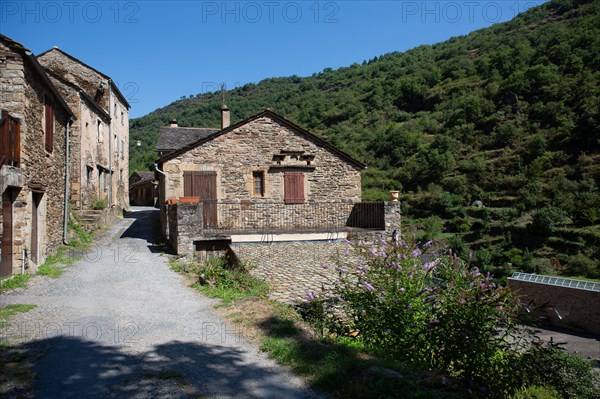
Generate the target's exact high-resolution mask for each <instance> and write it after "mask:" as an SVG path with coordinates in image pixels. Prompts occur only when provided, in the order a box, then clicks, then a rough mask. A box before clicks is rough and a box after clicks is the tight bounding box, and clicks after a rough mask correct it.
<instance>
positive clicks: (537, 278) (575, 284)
mask: <svg viewBox="0 0 600 399" xmlns="http://www.w3.org/2000/svg"><path fill="white" fill-rule="evenodd" d="M509 279H512V280H519V281H528V282H531V283H539V284H548V285H555V286H559V287H568V288H577V289H580V290H586V291H595V292H600V283H599V282H595V281H584V280H575V279H572V278H564V277H553V276H543V275H540V274H529V273H520V272H515V273H513V275H512V276H511V277H509Z"/></svg>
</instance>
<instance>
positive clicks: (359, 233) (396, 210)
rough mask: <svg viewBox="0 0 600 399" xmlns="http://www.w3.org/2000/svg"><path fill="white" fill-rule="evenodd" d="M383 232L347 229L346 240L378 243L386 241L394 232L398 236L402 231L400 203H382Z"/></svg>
mask: <svg viewBox="0 0 600 399" xmlns="http://www.w3.org/2000/svg"><path fill="white" fill-rule="evenodd" d="M383 209H384V216H383V219H384V225H385V229H384V230H366V229H357V228H349V229H348V239H349V240H351V241H356V242H358V241H364V242H379V241H381V240H387V239H389V238H390V237H392V235H393V234H394V231H396V233H397V234H398V235H400V234H401V233H400V232H401V229H402V214H401V212H400V202H397V201H387V202H384V205H383Z"/></svg>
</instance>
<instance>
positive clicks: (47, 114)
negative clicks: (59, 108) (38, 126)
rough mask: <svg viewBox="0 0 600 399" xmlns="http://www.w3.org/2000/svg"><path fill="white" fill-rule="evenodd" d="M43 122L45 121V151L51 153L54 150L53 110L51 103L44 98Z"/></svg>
mask: <svg viewBox="0 0 600 399" xmlns="http://www.w3.org/2000/svg"><path fill="white" fill-rule="evenodd" d="M44 120H45V121H46V126H45V128H46V129H45V132H46V137H45V142H46V151H48V152H52V149H53V148H54V110H53V109H52V103H51V102H50V100H49V99H48V98H46V105H45V111H44Z"/></svg>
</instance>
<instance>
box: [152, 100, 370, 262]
mask: <svg viewBox="0 0 600 399" xmlns="http://www.w3.org/2000/svg"><path fill="white" fill-rule="evenodd" d="M178 129H181V130H183V129H187V130H186V133H184V134H186V135H189V134H192V133H194V134H197V135H198V138H197V139H196V140H195V141H192V142H191V143H188V144H187V145H185V146H184V147H183V148H179V149H177V150H172V149H170V148H167V146H166V145H165V142H164V137H163V141H162V143H161V139H160V138H159V143H161V145H162V146H163V147H162V149H163V150H168V151H169V153H168V154H166V155H163V156H162V157H161V158H159V159H158V161H157V171H156V177H157V178H158V182H159V199H158V202H159V207H160V209H161V226H162V229H163V234H164V236H165V237H167V238H168V239H169V241H170V242H171V245H172V246H173V247H174V248H175V250H176V251H177V252H178V253H190V252H191V251H192V246H195V247H196V249H198V248H199V246H202V245H208V246H211V247H215V246H219V245H222V244H223V243H221V244H218V243H216V242H215V240H214V238H215V237H221V238H223V237H225V241H227V240H230V241H231V239H233V240H237V239H240V240H246V241H247V240H254V239H256V238H252V237H251V235H258V236H259V237H264V236H265V234H267V235H273V234H277V237H276V238H273V237H271V238H270V239H272V240H281V241H285V240H309V239H310V240H315V239H329V238H332V237H334V236H335V237H337V238H340V237H342V236H341V235H339V233H341V232H342V231H345V229H346V226H347V221H348V220H349V218H351V217H352V215H354V217H355V219H356V220H358V218H361V219H365V218H364V217H362V216H361V215H358V214H359V213H361V212H357V211H356V210H355V205H356V204H357V203H359V202H360V200H361V170H362V169H363V168H364V165H363V164H362V163H360V162H358V161H357V160H355V159H353V158H352V157H350V156H349V155H347V154H345V153H344V152H342V151H340V150H339V149H337V148H335V147H333V146H332V145H330V144H328V143H326V142H325V141H323V140H321V139H320V138H318V137H317V136H315V135H313V134H311V133H309V132H307V131H306V130H304V129H302V128H301V127H299V126H297V125H295V124H294V123H292V122H290V121H288V120H287V119H285V118H284V117H282V116H281V115H278V114H276V113H274V112H272V111H270V110H265V111H263V112H260V113H259V114H256V115H254V116H251V117H249V118H246V119H244V120H242V121H240V122H239V123H237V124H235V125H232V126H229V110H228V109H227V108H226V107H224V108H223V110H222V128H221V130H218V131H216V132H209V131H208V129H203V130H202V131H200V130H198V131H196V132H190V131H189V130H190V129H189V128H180V127H178V126H171V127H169V129H163V130H161V135H163V134H164V133H165V132H168V134H169V135H170V136H174V137H176V132H177V131H178ZM185 140H187V138H186V139H182V141H185ZM177 202H178V203H179V205H180V206H179V207H178V206H177V205H175V206H170V205H171V204H174V203H177ZM185 203H188V204H190V203H191V204H194V203H196V204H198V206H194V205H192V206H191V207H188V206H186V205H184V204H185ZM165 204H166V206H165ZM363 208H364V207H363ZM363 208H361V209H363ZM240 234H242V235H243V237H241V238H240V237H238V236H239V235H240ZM344 234H345V233H344ZM234 236H235V237H234Z"/></svg>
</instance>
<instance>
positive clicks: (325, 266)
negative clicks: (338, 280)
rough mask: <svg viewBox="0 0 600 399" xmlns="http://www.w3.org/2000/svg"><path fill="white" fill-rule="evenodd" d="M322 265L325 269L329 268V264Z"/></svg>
mask: <svg viewBox="0 0 600 399" xmlns="http://www.w3.org/2000/svg"><path fill="white" fill-rule="evenodd" d="M321 267H322V268H323V269H329V266H327V265H321Z"/></svg>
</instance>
